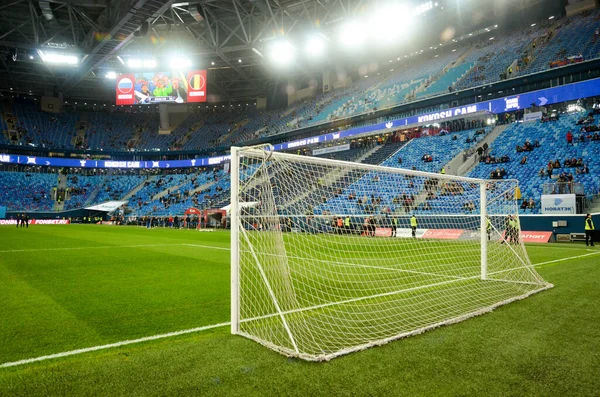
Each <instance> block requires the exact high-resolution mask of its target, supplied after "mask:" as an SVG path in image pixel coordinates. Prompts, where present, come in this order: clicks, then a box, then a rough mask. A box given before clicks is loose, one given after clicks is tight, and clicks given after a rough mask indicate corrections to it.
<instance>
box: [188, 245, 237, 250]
mask: <svg viewBox="0 0 600 397" xmlns="http://www.w3.org/2000/svg"><path fill="white" fill-rule="evenodd" d="M181 245H185V246H188V247H198V248H210V249H213V250H222V251H231V248H229V247H216V246H214V245H201V244H181Z"/></svg>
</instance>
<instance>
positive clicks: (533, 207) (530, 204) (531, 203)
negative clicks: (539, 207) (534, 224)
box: [527, 197, 535, 209]
mask: <svg viewBox="0 0 600 397" xmlns="http://www.w3.org/2000/svg"><path fill="white" fill-rule="evenodd" d="M527 208H529V209H535V201H533V197H529V201H528V202H527Z"/></svg>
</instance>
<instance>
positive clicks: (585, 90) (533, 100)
mask: <svg viewBox="0 0 600 397" xmlns="http://www.w3.org/2000/svg"><path fill="white" fill-rule="evenodd" d="M597 95H600V79H593V80H587V81H582V82H579V83H574V84H568V85H564V86H560V87H554V88H548V89H545V90H540V91H533V92H528V93H526V94H520V95H514V96H507V97H504V98H499V99H493V100H491V101H483V102H477V103H474V104H471V105H467V106H460V107H456V108H451V109H446V110H441V111H439V112H433V113H427V114H422V115H418V116H412V117H407V118H404V119H398V120H392V121H387V122H384V123H378V124H373V125H367V126H363V127H357V128H351V129H348V130H345V131H340V132H333V133H329V134H324V135H319V136H314V137H310V138H305V139H299V140H296V141H292V142H286V143H280V144H277V145H274V148H275V150H276V151H280V150H289V149H295V148H299V147H302V146H307V145H312V144H315V143H321V142H327V141H331V140H336V139H341V138H349V137H352V136H355V135H359V134H364V133H368V132H373V131H382V130H391V129H398V128H402V127H404V126H409V125H419V124H420V125H423V124H425V123H431V122H438V121H443V120H444V119H447V118H450V117H456V116H465V115H469V114H473V113H476V112H482V111H487V112H490V113H504V112H511V111H515V110H519V109H526V108H529V107H531V105H532V104H536V105H538V106H545V105H552V104H555V103H560V102H566V101H573V100H577V99H580V98H587V97H592V96H597ZM229 159H230V156H229V155H226V156H217V157H205V158H201V159H193V160H167V161H114V160H76V159H64V158H54V157H33V156H21V155H13V154H0V163H10V164H23V165H42V166H49V167H83V168H144V169H149V168H187V167H205V166H211V165H218V164H221V163H223V162H225V161H228V160H229Z"/></svg>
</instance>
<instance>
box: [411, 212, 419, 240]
mask: <svg viewBox="0 0 600 397" xmlns="http://www.w3.org/2000/svg"><path fill="white" fill-rule="evenodd" d="M417 226H419V222H418V221H417V217H416V216H415V214H413V215H412V216H411V217H410V228H411V229H412V236H413V238H417Z"/></svg>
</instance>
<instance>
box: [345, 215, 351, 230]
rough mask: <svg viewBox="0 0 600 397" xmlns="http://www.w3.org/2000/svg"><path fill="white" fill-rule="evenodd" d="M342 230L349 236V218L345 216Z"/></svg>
mask: <svg viewBox="0 0 600 397" xmlns="http://www.w3.org/2000/svg"><path fill="white" fill-rule="evenodd" d="M344 228H345V229H346V233H347V234H349V233H350V217H349V216H346V219H344Z"/></svg>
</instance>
